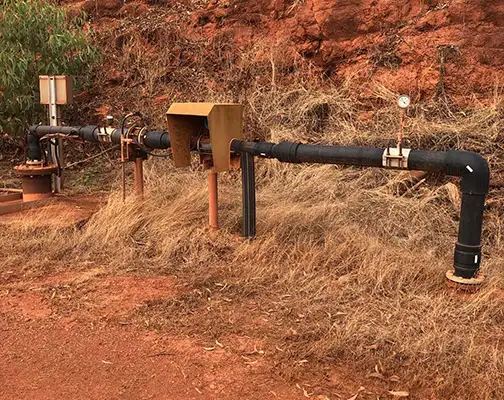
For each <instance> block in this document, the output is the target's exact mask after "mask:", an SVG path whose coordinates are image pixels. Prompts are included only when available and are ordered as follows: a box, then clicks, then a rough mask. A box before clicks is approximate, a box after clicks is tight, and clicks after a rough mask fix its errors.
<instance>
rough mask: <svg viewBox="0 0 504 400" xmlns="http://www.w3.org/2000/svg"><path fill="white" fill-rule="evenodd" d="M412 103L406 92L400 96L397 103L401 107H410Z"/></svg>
mask: <svg viewBox="0 0 504 400" xmlns="http://www.w3.org/2000/svg"><path fill="white" fill-rule="evenodd" d="M410 103H411V101H410V98H409V97H408V96H406V95H405V94H403V95H402V96H399V98H398V99H397V105H398V106H399V107H401V108H408V107H409V105H410Z"/></svg>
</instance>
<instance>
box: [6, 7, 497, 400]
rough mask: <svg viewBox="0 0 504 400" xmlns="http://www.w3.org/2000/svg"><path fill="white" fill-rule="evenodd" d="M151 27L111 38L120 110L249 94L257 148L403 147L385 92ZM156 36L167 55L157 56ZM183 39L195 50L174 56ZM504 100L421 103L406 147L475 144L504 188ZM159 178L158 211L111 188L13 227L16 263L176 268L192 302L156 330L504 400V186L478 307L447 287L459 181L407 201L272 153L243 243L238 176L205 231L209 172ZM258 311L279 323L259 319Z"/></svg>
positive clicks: (149, 311) (260, 174)
mask: <svg viewBox="0 0 504 400" xmlns="http://www.w3.org/2000/svg"><path fill="white" fill-rule="evenodd" d="M151 18H155V16H151ZM165 18H166V15H160V16H159V21H165ZM143 26H144V27H145V28H143V29H144V31H135V32H133V31H132V30H131V27H129V26H123V27H121V28H120V29H123V31H121V32H123V34H124V37H121V40H119V41H116V42H114V41H110V40H109V39H110V38H111V37H112V36H110V35H114V34H115V33H117V32H116V31H111V32H108V33H107V32H105V33H103V35H104V37H103V38H102V40H103V41H104V43H103V45H104V46H109V45H110V43H115V44H114V46H116V47H115V48H113V49H109V50H110V52H109V53H108V54H110V55H111V56H114V57H123V58H121V60H120V61H121V62H119V63H118V64H117V65H119V67H120V68H122V70H121V72H122V73H123V74H124V76H125V83H124V86H123V87H121V88H117V89H116V90H115V91H114V92H113V93H110V94H107V96H106V97H105V98H100V101H103V100H104V101H107V102H109V103H110V104H111V105H112V106H113V107H114V109H115V111H116V112H118V113H119V112H122V111H124V110H123V105H124V104H126V103H127V104H128V106H129V109H130V110H131V109H132V108H138V109H140V110H142V111H145V110H148V111H149V112H150V113H151V115H153V116H156V117H155V118H154V121H153V123H154V125H156V127H158V128H159V127H162V126H164V120H163V118H162V114H163V111H165V109H166V104H164V103H163V104H158V103H156V102H155V100H154V98H155V97H156V96H160V95H166V94H168V95H169V97H170V99H173V100H181V101H182V100H193V101H194V100H203V99H206V100H215V99H217V100H219V99H220V100H226V101H240V102H243V103H244V104H245V105H246V119H247V135H248V136H249V137H260V138H268V139H272V140H275V141H277V140H283V139H296V140H306V141H310V142H318V143H331V144H354V145H368V146H384V145H385V144H386V143H389V142H393V141H394V138H395V135H396V132H397V127H398V124H399V122H398V113H397V109H396V106H395V96H396V94H395V93H392V92H390V91H388V90H387V89H386V88H384V87H379V86H376V87H373V88H372V92H371V93H370V92H369V91H368V92H367V93H368V94H367V98H363V97H359V96H357V95H356V93H358V89H359V88H356V87H353V86H352V84H351V82H346V83H343V84H338V85H336V84H335V83H334V82H330V81H327V80H324V79H323V78H322V77H318V76H317V74H316V70H315V69H314V68H313V66H311V65H309V64H307V63H306V62H304V61H303V60H301V59H300V58H299V57H296V55H289V54H285V47H282V46H279V47H273V48H269V47H267V46H262V47H259V48H250V49H240V50H238V49H237V48H235V47H233V46H232V45H231V44H229V43H227V42H226V41H225V40H224V39H225V38H222V40H221V41H219V40H217V41H213V42H198V41H194V40H190V39H188V38H184V37H183V35H181V32H180V30H177V28H176V27H175V28H174V27H173V26H171V25H170V24H166V23H163V24H161V23H160V24H158V25H156V24H155V23H152V24H150V25H149V24H148V25H143ZM153 30H155V32H154V33H153ZM166 30H169V32H168V31H166ZM107 35H109V36H107ZM149 38H150V39H149ZM148 40H151V43H150V44H149V46H151V47H150V48H151V49H153V51H147V52H146V51H143V50H142V49H145V43H146V41H148ZM105 42H106V43H105ZM174 44H175V45H180V46H182V47H184V46H185V48H189V49H191V52H190V54H188V53H187V52H186V53H183V54H182V53H181V54H180V55H178V54H175V53H174V52H176V51H177V50H176V49H177V47H176V46H173V45H174ZM147 48H149V47H147ZM154 50H156V51H154ZM123 53H124V54H123ZM210 55H212V56H210ZM142 60H143V61H145V60H148V62H143V61H142ZM174 60H175V61H176V63H178V64H177V66H176V67H175V64H173V62H175V61H174ZM168 72H169V73H168ZM139 77H140V78H141V82H140V84H139V87H138V88H134V87H133V88H132V87H131V85H130V83H131V82H133V81H136V80H138V79H139ZM216 88H219V89H218V90H217V89H216ZM321 88H322V89H321ZM367 89H369V88H367ZM166 102H167V103H169V102H171V100H167V101H166ZM503 104H504V103H503V98H502V93H501V91H500V89H496V92H495V94H494V96H493V100H492V101H491V102H490V103H489V104H484V105H483V104H482V105H480V106H479V107H476V108H475V109H474V110H452V112H451V113H450V114H449V115H447V114H446V113H445V112H444V108H443V113H440V112H439V109H440V107H439V105H438V104H436V103H432V104H419V105H415V106H414V107H413V108H412V109H411V110H410V114H411V115H410V118H409V119H408V123H407V127H406V134H407V136H408V140H409V144H410V145H411V146H412V147H415V148H419V147H420V148H427V149H438V150H445V149H448V148H457V149H467V150H477V151H479V152H481V153H483V154H484V155H485V156H486V157H487V158H488V160H489V161H490V163H491V165H492V168H493V171H494V173H495V175H494V176H497V178H499V177H500V173H499V172H500V171H501V170H502V161H501V160H503V159H504V157H503V154H502V153H503V152H502V149H503V147H502V146H503V142H502V137H501V131H502V128H503V126H502V120H503V119H502V116H503V112H504V111H503V110H504V106H503ZM146 174H147V175H146V178H147V184H146V187H147V195H146V197H145V200H144V201H136V200H134V199H129V200H128V201H127V202H126V203H125V204H123V203H122V202H121V201H120V197H119V194H118V192H115V191H113V193H112V194H111V196H110V200H109V203H108V205H107V206H106V207H104V208H102V209H101V210H100V211H99V212H98V213H97V214H96V215H94V216H93V217H92V219H91V220H90V221H89V222H88V224H87V225H86V226H85V227H84V228H82V229H78V228H75V229H69V228H65V229H54V228H50V229H44V228H40V227H34V226H32V225H27V224H22V223H21V224H15V225H8V226H7V225H4V226H3V227H2V228H3V229H2V230H0V240H1V241H2V249H1V250H0V256H1V257H3V261H2V264H3V265H2V270H3V271H5V270H7V269H11V268H15V267H17V266H19V265H23V266H24V267H23V273H25V274H27V275H28V276H29V275H30V274H37V273H39V272H38V271H40V269H41V268H42V269H44V268H45V269H47V268H49V265H51V266H54V265H56V267H57V268H63V267H68V266H73V267H77V268H79V266H81V265H86V264H85V263H86V262H89V261H93V262H95V263H100V264H101V265H104V266H106V267H107V268H108V269H110V270H111V271H123V272H124V271H130V272H136V273H147V274H167V275H177V276H178V277H179V278H180V279H181V280H183V281H184V282H186V284H187V287H186V291H185V293H184V295H183V296H180V297H179V298H177V299H175V300H170V301H166V302H160V303H155V304H148V305H146V306H145V308H144V309H143V310H142V311H141V313H140V314H141V315H139V318H142V319H143V320H146V321H148V323H149V324H150V326H152V327H154V328H156V329H161V330H168V329H173V330H176V331H179V332H180V331H181V332H184V333H186V334H195V335H204V336H206V337H208V338H210V339H214V340H215V339H219V340H221V338H222V337H223V336H224V337H225V336H226V335H230V334H232V333H240V334H245V335H250V336H254V337H260V338H261V339H262V340H263V341H264V342H265V343H266V344H265V346H267V347H268V350H267V354H268V355H269V354H271V357H272V358H273V360H274V362H275V363H276V370H277V372H278V373H279V374H282V375H283V376H287V377H298V376H303V375H304V374H308V375H310V373H319V374H318V375H316V376H318V377H321V376H322V373H323V370H324V368H325V367H326V366H330V365H332V364H337V365H346V366H348V367H349V368H350V369H352V370H353V369H357V370H359V371H360V373H361V376H362V374H364V375H365V374H366V373H368V372H369V373H370V372H374V373H375V374H377V375H375V377H374V378H369V379H377V378H378V379H381V380H382V381H383V382H384V383H383V384H384V385H387V387H388V388H391V389H402V390H409V391H410V392H411V393H412V398H419V399H420V398H422V399H426V398H433V399H434V398H438V399H449V398H450V399H488V400H490V399H498V398H504V378H503V372H504V358H503V347H502V341H503V340H504V330H503V329H502V326H503V323H504V311H503V309H504V308H503V299H504V297H503V292H502V290H503V279H504V276H503V272H502V265H503V262H504V248H503V245H504V244H503V241H502V231H503V222H502V221H503V220H504V219H503V213H502V206H503V204H502V203H503V196H502V194H501V192H500V189H499V188H494V189H493V191H492V194H491V196H490V200H489V206H488V207H487V210H486V214H485V230H484V254H485V258H484V263H483V272H484V273H485V274H486V275H487V276H488V277H489V278H488V280H487V283H486V285H485V287H484V288H483V289H482V290H481V291H480V292H479V293H478V294H476V295H473V296H470V297H464V296H459V295H453V294H452V293H451V292H448V291H446V289H445V285H444V279H443V277H444V273H445V272H446V270H448V269H449V268H450V266H451V263H452V257H453V246H454V242H455V240H456V233H457V225H458V221H457V218H458V207H459V205H458V202H457V200H458V191H457V190H456V188H455V186H454V182H455V181H454V180H452V179H448V178H445V177H440V176H428V177H427V181H426V182H425V183H424V184H423V185H420V186H419V187H418V188H416V189H415V190H411V191H405V190H398V186H400V185H401V183H400V182H401V180H400V179H399V178H398V173H396V172H387V171H382V170H361V169H357V168H342V167H334V166H298V165H283V164H280V163H277V162H275V161H265V160H263V161H260V162H258V167H257V188H258V189H257V190H258V198H257V209H258V237H257V239H255V240H253V241H244V240H242V239H241V238H240V237H239V234H240V224H241V221H240V219H241V209H240V207H241V206H240V193H241V192H240V190H241V189H240V182H239V175H238V174H237V173H227V174H223V175H221V180H220V182H221V186H220V210H221V214H220V216H221V225H222V229H221V231H220V232H219V234H215V233H213V232H211V231H209V230H208V229H207V228H206V221H207V210H206V207H207V206H206V195H207V192H206V188H205V182H206V181H205V176H204V172H202V171H200V170H199V169H198V168H194V169H193V170H185V171H179V170H175V169H174V168H173V166H172V165H171V163H170V162H168V161H160V160H150V161H149V162H148V164H147V171H146ZM42 218H43V217H42ZM54 243H60V244H61V246H57V247H55V246H53V244H54ZM51 268H53V267H51ZM251 304H254V306H253V307H252V306H251ZM257 315H259V316H263V317H267V319H268V321H269V323H268V324H266V325H265V326H257V325H255V324H254V323H253V322H252V319H253V318H252V317H254V316H257ZM232 317H233V318H234V321H235V323H233V322H230V321H232V320H233V318H232ZM275 349H277V350H278V349H282V351H275ZM304 360H307V362H304ZM377 371H378V372H377ZM394 375H396V376H398V377H399V379H400V382H398V383H397V382H395V380H396V379H395V378H394V377H393V376H394Z"/></svg>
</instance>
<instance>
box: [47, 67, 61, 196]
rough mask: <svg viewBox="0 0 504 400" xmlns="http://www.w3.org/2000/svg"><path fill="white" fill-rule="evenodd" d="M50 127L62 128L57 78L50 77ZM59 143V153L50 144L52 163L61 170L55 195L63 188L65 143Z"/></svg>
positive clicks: (55, 179)
mask: <svg viewBox="0 0 504 400" xmlns="http://www.w3.org/2000/svg"><path fill="white" fill-rule="evenodd" d="M49 125H50V126H61V114H60V109H59V108H58V105H57V98H56V77H55V76H50V77H49ZM56 140H57V141H58V146H57V147H58V151H56V146H55V145H53V144H51V143H49V154H50V156H51V162H53V163H54V164H55V165H56V164H58V165H59V167H60V169H59V171H58V172H59V173H60V174H61V175H60V176H57V175H55V176H54V191H55V193H60V192H61V189H62V187H63V179H62V178H63V172H62V170H63V167H64V154H63V141H62V140H61V139H56Z"/></svg>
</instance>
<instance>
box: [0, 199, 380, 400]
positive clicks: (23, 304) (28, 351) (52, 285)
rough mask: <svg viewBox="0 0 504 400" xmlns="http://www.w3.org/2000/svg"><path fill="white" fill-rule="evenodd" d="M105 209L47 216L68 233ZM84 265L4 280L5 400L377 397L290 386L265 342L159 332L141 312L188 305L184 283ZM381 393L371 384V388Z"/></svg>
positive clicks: (58, 207)
mask: <svg viewBox="0 0 504 400" xmlns="http://www.w3.org/2000/svg"><path fill="white" fill-rule="evenodd" d="M100 203H101V201H100V199H92V198H89V197H83V198H65V197H62V198H59V199H57V200H56V202H55V203H54V204H52V205H49V206H46V210H44V215H46V216H47V215H48V214H47V213H48V212H54V215H58V216H61V215H65V216H66V217H65V219H64V222H62V219H61V218H60V219H59V225H58V228H62V226H61V224H62V223H64V224H67V225H68V226H71V225H75V224H76V223H81V222H82V221H84V220H86V219H87V218H89V217H90V216H91V214H92V213H93V212H94V211H95V210H96V209H97V207H98V206H99V204H100ZM37 214H38V213H37V210H36V209H35V210H28V211H23V212H20V213H15V214H10V215H5V216H3V217H2V223H7V224H10V223H16V221H22V223H24V224H26V223H35V224H36V223H40V221H39V219H37ZM49 215H50V214H49ZM56 220H58V219H57V218H56ZM44 221H47V219H44ZM65 226H66V225H65ZM81 264H82V265H81ZM81 264H79V265H78V266H75V268H70V269H68V270H63V271H59V270H58V268H56V270H54V269H52V267H50V266H48V267H47V271H38V272H35V273H29V274H25V273H24V272H23V268H24V267H25V266H23V265H20V266H19V269H16V270H5V269H2V271H0V343H1V344H2V345H1V346H0V371H1V374H0V388H1V389H0V399H9V400H10V399H37V400H41V399H73V400H78V399H87V400H89V399H135V400H138V399H224V400H226V399H261V400H262V399H303V398H307V397H310V398H313V399H319V400H322V399H328V398H334V394H335V391H334V390H335V388H336V389H337V394H338V395H337V396H336V398H345V399H347V398H350V397H352V396H354V395H355V394H359V398H362V399H366V398H371V397H368V396H367V395H372V394H373V393H377V392H367V391H366V390H365V389H364V388H363V387H361V382H362V381H363V380H364V379H365V378H364V377H362V376H361V377H360V378H358V377H357V376H354V375H353V374H352V373H351V372H349V370H348V369H340V367H338V366H333V367H331V370H330V371H329V370H328V371H327V374H326V375H325V376H309V379H308V381H307V382H302V381H292V380H290V381H288V380H284V379H282V378H281V376H279V375H278V374H276V373H274V371H273V370H274V368H275V363H274V361H273V360H270V359H269V357H268V352H269V351H270V350H269V349H268V350H267V351H266V353H264V352H263V351H262V346H263V343H262V342H261V338H260V337H259V338H255V337H252V335H251V336H250V337H249V336H246V335H235V334H230V335H225V336H224V337H223V338H222V339H221V340H222V343H220V342H215V343H209V342H208V339H204V338H203V337H199V336H198V335H194V334H190V335H189V334H188V333H185V332H183V331H180V332H179V333H171V331H169V332H170V333H167V330H166V329H159V330H155V329H154V328H153V327H150V326H149V321H148V319H147V318H145V319H143V318H142V312H141V310H142V307H144V306H145V305H146V304H147V303H149V302H151V303H152V302H159V301H166V300H167V299H171V298H173V297H175V296H177V295H180V294H181V293H183V291H184V290H187V289H186V286H185V284H184V282H182V281H181V280H180V279H178V278H177V277H170V276H168V277H167V276H143V275H137V274H136V273H135V272H132V273H131V274H129V273H123V274H119V275H115V274H113V272H111V271H107V270H106V269H105V268H102V267H100V266H97V265H95V264H94V263H92V262H88V263H81ZM175 318H176V317H175ZM235 318H236V320H240V323H241V321H244V326H245V325H247V324H248V325H249V326H250V327H251V328H250V329H248V330H247V331H250V332H254V329H253V326H254V325H255V324H265V323H267V321H266V319H264V318H263V319H261V320H260V321H259V319H260V318H258V317H257V316H256V315H254V314H253V313H248V312H246V311H244V310H243V309H240V308H239V307H238V308H237V309H236V316H235ZM193 328H195V327H193ZM196 328H197V327H196ZM196 330H197V329H196ZM324 382H326V383H327V387H328V388H329V387H331V389H327V390H326V389H324V385H325V384H324ZM310 383H311V384H310ZM319 383H320V384H319ZM315 385H316V386H315ZM373 386H374V384H373V383H372V382H369V379H368V382H367V384H366V387H367V388H368V389H370V388H372V387H373ZM383 390H386V388H384V387H380V388H379V389H377V391H381V392H383ZM338 396H339V397H338Z"/></svg>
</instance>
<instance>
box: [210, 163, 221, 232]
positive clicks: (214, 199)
mask: <svg viewBox="0 0 504 400" xmlns="http://www.w3.org/2000/svg"><path fill="white" fill-rule="evenodd" d="M218 203H219V199H218V188H217V173H216V172H214V171H213V170H209V171H208V215H209V222H210V228H212V229H219V208H218V207H219V206H218Z"/></svg>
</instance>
